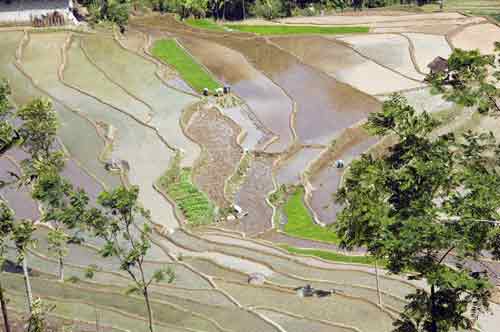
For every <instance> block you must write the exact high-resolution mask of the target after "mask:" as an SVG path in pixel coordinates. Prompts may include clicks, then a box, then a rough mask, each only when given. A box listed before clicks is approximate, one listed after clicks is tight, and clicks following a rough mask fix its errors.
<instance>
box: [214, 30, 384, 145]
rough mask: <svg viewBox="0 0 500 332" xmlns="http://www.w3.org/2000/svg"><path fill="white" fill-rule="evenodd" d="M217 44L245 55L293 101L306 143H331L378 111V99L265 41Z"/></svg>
mask: <svg viewBox="0 0 500 332" xmlns="http://www.w3.org/2000/svg"><path fill="white" fill-rule="evenodd" d="M218 42H220V43H222V44H225V45H227V46H228V47H230V48H234V49H236V50H238V51H239V52H241V53H243V54H244V55H245V56H246V57H247V59H249V60H250V61H251V62H252V63H254V65H255V66H256V68H257V69H259V70H261V71H262V72H263V73H265V74H266V75H267V76H268V77H270V78H271V79H272V80H273V81H274V82H275V83H276V84H278V85H279V86H280V87H282V88H283V90H284V91H285V92H286V93H287V95H288V96H290V98H292V100H293V101H294V102H295V103H296V114H295V116H294V121H293V128H294V129H295V132H296V134H297V136H298V140H299V141H300V142H302V143H304V144H328V143H329V142H330V141H331V140H332V139H333V138H335V136H336V135H338V134H339V131H340V130H341V128H345V127H348V126H350V125H352V124H353V123H356V122H358V121H359V120H361V119H363V118H365V117H366V115H367V114H368V113H370V112H372V111H375V110H376V109H377V108H378V105H379V104H378V102H376V101H375V100H372V99H371V98H369V97H367V96H366V95H364V94H363V93H361V92H360V91H358V90H355V89H353V88H351V87H350V86H347V85H345V84H343V83H340V82H337V81H335V79H333V78H332V77H330V76H328V75H326V74H324V73H322V72H319V71H317V70H315V69H313V68H312V67H309V66H307V65H304V64H303V63H301V62H300V61H299V60H298V59H297V58H296V57H294V56H292V55H291V54H290V53H287V52H285V51H283V50H281V49H280V48H278V47H276V46H274V45H272V44H269V43H268V42H266V40H264V39H263V38H255V39H253V40H237V39H228V38H225V39H221V40H218Z"/></svg>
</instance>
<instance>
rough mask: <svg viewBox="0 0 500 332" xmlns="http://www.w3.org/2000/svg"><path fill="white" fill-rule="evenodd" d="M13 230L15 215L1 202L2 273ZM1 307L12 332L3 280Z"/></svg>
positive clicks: (8, 330) (6, 325) (0, 297)
mask: <svg viewBox="0 0 500 332" xmlns="http://www.w3.org/2000/svg"><path fill="white" fill-rule="evenodd" d="M13 228H14V213H13V212H12V210H11V209H10V208H9V207H8V206H7V203H6V202H5V201H3V200H1V201H0V272H2V271H3V266H4V263H5V251H6V249H7V242H8V241H9V239H10V238H11V236H12V230H13ZM0 306H1V310H2V316H3V323H4V326H5V332H10V331H11V329H10V323H9V316H8V311H7V300H6V298H5V295H4V292H3V286H2V283H1V280H0Z"/></svg>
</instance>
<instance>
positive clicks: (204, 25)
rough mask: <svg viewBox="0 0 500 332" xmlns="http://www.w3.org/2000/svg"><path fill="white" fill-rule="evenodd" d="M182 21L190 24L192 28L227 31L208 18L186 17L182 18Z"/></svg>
mask: <svg viewBox="0 0 500 332" xmlns="http://www.w3.org/2000/svg"><path fill="white" fill-rule="evenodd" d="M184 23H186V24H187V25H190V26H192V27H194V28H198V29H205V30H213V31H227V29H225V28H224V26H222V25H219V24H217V23H215V21H214V20H210V19H194V18H188V19H187V20H184Z"/></svg>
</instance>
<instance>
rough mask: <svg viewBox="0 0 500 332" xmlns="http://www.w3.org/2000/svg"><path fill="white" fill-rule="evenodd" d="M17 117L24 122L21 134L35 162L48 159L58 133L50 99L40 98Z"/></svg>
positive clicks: (29, 104) (28, 105)
mask: <svg viewBox="0 0 500 332" xmlns="http://www.w3.org/2000/svg"><path fill="white" fill-rule="evenodd" d="M17 116H18V117H19V118H20V119H21V120H23V124H22V126H21V128H20V129H19V133H20V135H21V138H22V140H23V143H22V145H23V147H24V148H25V149H26V151H27V152H29V153H30V154H31V156H32V159H33V160H34V161H36V160H40V159H47V158H48V157H49V155H50V154H51V148H53V143H54V141H55V138H56V133H57V127H58V123H57V114H56V112H55V110H54V109H53V107H52V102H51V101H50V100H49V99H43V98H38V99H35V100H33V101H32V102H30V103H28V104H27V105H25V106H24V107H22V108H21V109H20V110H19V111H18V112H17Z"/></svg>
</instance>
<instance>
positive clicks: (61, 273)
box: [59, 256, 64, 282]
mask: <svg viewBox="0 0 500 332" xmlns="http://www.w3.org/2000/svg"><path fill="white" fill-rule="evenodd" d="M59 281H60V282H64V261H63V257H62V256H59Z"/></svg>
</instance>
